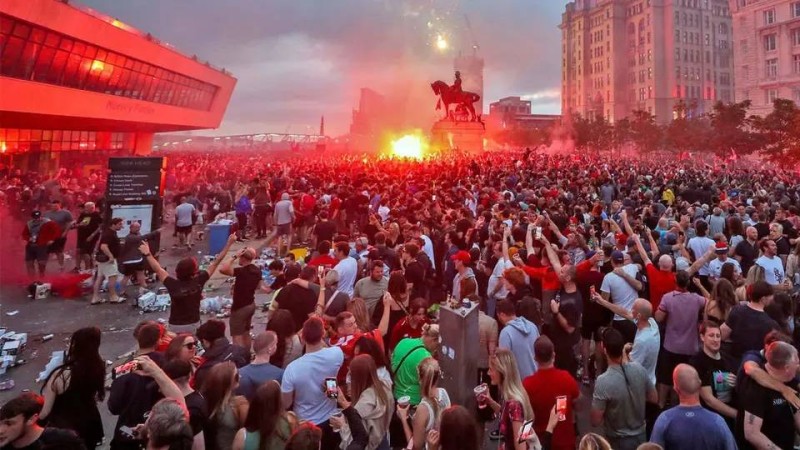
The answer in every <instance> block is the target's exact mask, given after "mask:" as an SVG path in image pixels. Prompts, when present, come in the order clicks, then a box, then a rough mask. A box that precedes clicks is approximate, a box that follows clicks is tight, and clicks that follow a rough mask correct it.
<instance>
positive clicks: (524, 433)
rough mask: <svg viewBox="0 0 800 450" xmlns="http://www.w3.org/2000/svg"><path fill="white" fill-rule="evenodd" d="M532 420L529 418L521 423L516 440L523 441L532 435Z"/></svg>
mask: <svg viewBox="0 0 800 450" xmlns="http://www.w3.org/2000/svg"><path fill="white" fill-rule="evenodd" d="M533 433H534V431H533V420H529V421H527V422H525V423H523V424H522V428H520V430H519V441H518V442H520V443H521V442H525V441H527V440H529V439H530V438H532V437H533Z"/></svg>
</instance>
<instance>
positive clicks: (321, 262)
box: [308, 255, 339, 269]
mask: <svg viewBox="0 0 800 450" xmlns="http://www.w3.org/2000/svg"><path fill="white" fill-rule="evenodd" d="M338 263H339V260H338V259H336V258H334V257H333V256H331V255H319V256H317V257H315V258H312V259H311V261H309V262H308V265H309V266H311V267H319V266H322V267H327V268H329V269H330V268H332V267H333V266H335V265H336V264H338Z"/></svg>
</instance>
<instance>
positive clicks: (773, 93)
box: [765, 89, 778, 105]
mask: <svg viewBox="0 0 800 450" xmlns="http://www.w3.org/2000/svg"><path fill="white" fill-rule="evenodd" d="M765 97H766V102H767V104H769V105H771V104H772V103H773V102H774V101H775V100H776V99H777V98H778V90H777V89H767V92H766V96H765Z"/></svg>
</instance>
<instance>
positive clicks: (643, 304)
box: [633, 298, 653, 320]
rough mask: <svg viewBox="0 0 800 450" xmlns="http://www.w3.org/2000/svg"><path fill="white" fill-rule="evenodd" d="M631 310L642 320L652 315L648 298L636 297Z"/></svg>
mask: <svg viewBox="0 0 800 450" xmlns="http://www.w3.org/2000/svg"><path fill="white" fill-rule="evenodd" d="M633 310H634V311H635V312H637V313H638V314H639V316H640V317H641V318H642V320H647V319H649V318H651V317H653V305H651V304H650V302H649V301H648V300H645V299H643V298H637V299H636V300H635V301H634V302H633Z"/></svg>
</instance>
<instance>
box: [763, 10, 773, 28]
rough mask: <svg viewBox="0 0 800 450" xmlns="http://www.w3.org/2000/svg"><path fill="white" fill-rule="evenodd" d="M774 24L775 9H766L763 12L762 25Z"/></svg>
mask: <svg viewBox="0 0 800 450" xmlns="http://www.w3.org/2000/svg"><path fill="white" fill-rule="evenodd" d="M773 23H775V9H774V8H773V9H768V10H766V11H764V25H769V24H773Z"/></svg>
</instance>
